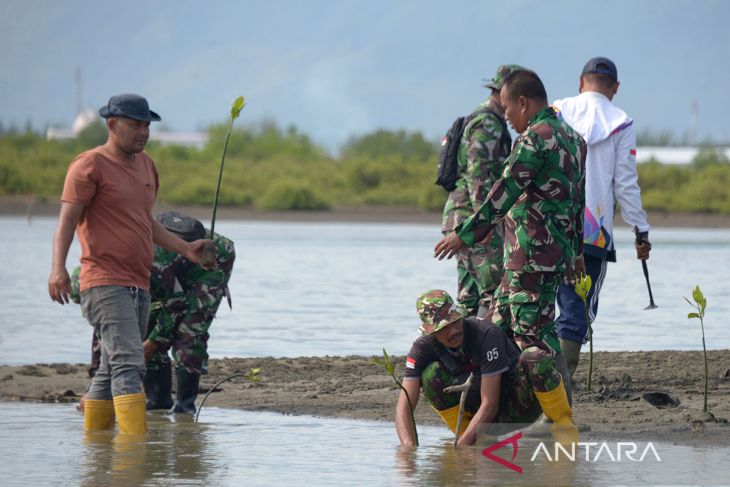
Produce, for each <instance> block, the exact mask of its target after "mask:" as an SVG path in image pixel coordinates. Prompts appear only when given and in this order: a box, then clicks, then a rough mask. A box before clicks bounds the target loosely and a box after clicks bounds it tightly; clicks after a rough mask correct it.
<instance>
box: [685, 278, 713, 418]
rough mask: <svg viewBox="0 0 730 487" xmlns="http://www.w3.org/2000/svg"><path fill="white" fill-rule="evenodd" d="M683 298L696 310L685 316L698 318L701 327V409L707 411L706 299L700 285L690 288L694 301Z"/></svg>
mask: <svg viewBox="0 0 730 487" xmlns="http://www.w3.org/2000/svg"><path fill="white" fill-rule="evenodd" d="M684 300H685V301H687V302H688V303H689V305H690V306H692V307H693V308H694V309H696V310H697V312H696V313H689V314H688V315H687V318H689V319H692V318H697V319H699V320H700V327H701V328H702V352H703V353H704V355H705V405H704V408H703V409H702V411H703V412H707V386H708V380H709V374H708V371H707V347H706V346H705V308H706V307H707V299H705V296H704V295H703V294H702V291H701V290H700V287H699V286H695V288H694V289H693V290H692V301H694V303H693V302H692V301H690V300H689V299H687V298H684Z"/></svg>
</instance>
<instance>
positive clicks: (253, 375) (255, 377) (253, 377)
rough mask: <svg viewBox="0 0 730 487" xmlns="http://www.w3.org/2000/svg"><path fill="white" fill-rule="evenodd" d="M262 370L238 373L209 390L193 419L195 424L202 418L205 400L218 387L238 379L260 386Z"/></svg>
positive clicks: (220, 381)
mask: <svg viewBox="0 0 730 487" xmlns="http://www.w3.org/2000/svg"><path fill="white" fill-rule="evenodd" d="M260 371H261V369H249V371H248V372H238V373H235V374H232V375H229V376H228V377H225V378H223V379H221V380H219V381H218V382H216V383H215V384H214V385H213V387H211V388H210V389H208V392H206V393H205V396H204V397H203V400H202V401H200V406H198V412H196V413H195V418H194V419H193V421H194V422H196V423H197V422H198V416H200V411H201V410H202V409H203V404H205V400H206V399H208V396H210V393H211V392H213V391H214V390H215V389H216V387H218V386H219V385H221V384H223V383H224V382H226V381H229V380H231V379H235V378H236V377H243V378H244V379H246V380H247V381H250V382H253V383H254V384H258V383H259V382H261V377H259V372H260Z"/></svg>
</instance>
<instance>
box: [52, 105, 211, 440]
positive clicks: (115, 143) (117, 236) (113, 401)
mask: <svg viewBox="0 0 730 487" xmlns="http://www.w3.org/2000/svg"><path fill="white" fill-rule="evenodd" d="M99 115H101V117H102V118H105V119H106V126H107V129H108V131H109V137H108V139H107V141H106V143H105V144H104V145H102V146H99V147H96V148H94V149H91V150H89V151H86V152H84V153H82V154H80V155H78V156H77V157H76V158H75V159H74V160H73V161H72V162H71V165H70V166H69V169H68V172H67V174H66V181H65V183H64V187H63V194H62V195H61V210H60V213H59V218H58V226H57V228H56V233H55V235H54V238H53V260H52V265H51V274H50V277H49V278H48V292H49V294H50V296H51V299H53V300H54V301H57V302H58V303H60V304H64V303H68V301H69V294H70V292H71V280H70V277H69V274H68V271H67V270H66V257H67V255H68V249H69V247H70V245H71V241H72V240H73V236H74V231H76V232H77V235H78V238H79V243H80V244H81V276H80V290H81V307H82V311H83V314H84V316H85V317H86V318H87V319H88V320H89V323H90V324H91V325H92V326H93V327H94V328H95V329H96V330H97V331H98V332H99V334H100V336H101V364H100V368H99V371H98V372H97V374H96V375H95V376H94V379H93V380H92V383H91V386H90V388H89V391H88V394H87V399H86V404H85V408H84V428H85V430H87V431H89V430H98V429H111V428H113V427H114V417H115V415H116V417H117V421H118V422H119V431H120V432H121V433H130V434H140V433H144V432H145V431H147V421H146V417H145V414H146V410H145V394H144V390H143V385H142V379H143V377H144V374H145V360H144V353H143V349H142V337H144V336H145V331H146V326H147V318H148V314H149V304H150V295H149V282H150V271H149V269H150V267H151V264H152V256H153V249H152V246H153V243H154V244H157V245H159V246H161V247H164V248H166V249H169V250H172V251H173V252H176V253H178V254H180V255H182V256H184V257H185V258H187V259H189V260H191V261H193V262H196V263H200V264H205V265H206V266H207V265H209V260H208V259H207V258H204V257H203V255H204V253H203V250H204V248H205V247H206V246H208V245H210V244H212V242H210V241H208V240H197V241H195V242H190V243H188V242H186V241H184V240H182V239H181V238H179V237H177V236H175V235H174V234H172V233H170V232H168V231H167V230H166V229H165V228H164V227H163V226H162V225H161V224H160V223H158V222H157V221H156V220H155V219H154V218H152V216H151V212H152V206H153V205H154V202H155V198H156V196H157V189H158V187H159V183H158V177H157V171H156V170H155V165H154V162H152V159H151V158H150V157H149V155H147V153H145V152H144V147H145V145H146V143H147V139H148V138H149V126H150V122H151V121H159V120H160V116H159V115H157V114H156V113H155V112H153V111H151V110H150V109H149V105H148V103H147V100H146V99H145V98H143V97H141V96H139V95H132V94H122V95H117V96H113V97H111V98H110V99H109V103H107V104H106V105H105V106H103V107H101V108H100V109H99Z"/></svg>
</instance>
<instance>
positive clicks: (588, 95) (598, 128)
mask: <svg viewBox="0 0 730 487" xmlns="http://www.w3.org/2000/svg"><path fill="white" fill-rule="evenodd" d="M618 88H619V81H618V72H617V70H616V65H615V64H614V63H613V62H612V61H611V60H610V59H608V58H605V57H596V58H593V59H591V60H589V61H588V62H587V63H586V65H585V67H584V68H583V72H582V74H581V77H580V94H579V95H578V96H574V97H572V98H564V99H562V100H557V101H555V103H554V106H555V108H557V109H558V110H559V111H560V114H561V116H562V118H563V120H565V121H566V122H567V123H568V124H569V125H570V126H572V127H573V128H574V129H575V130H576V131H577V132H578V133H579V134H580V135H581V136H583V138H584V139H585V141H586V143H587V144H588V156H587V158H586V185H585V192H586V194H585V202H586V205H585V224H584V226H583V237H584V238H583V244H584V255H585V264H586V272H587V273H588V274H589V275H590V276H591V280H592V282H593V286H592V287H591V290H590V293H589V295H588V300H589V301H588V304H589V312H588V314H589V319H590V322H591V323H592V322H593V320H594V319H595V317H596V314H597V312H598V294H599V293H600V291H601V285H602V284H603V279H604V277H605V275H606V262H615V261H616V251H615V250H614V245H613V242H614V239H613V218H614V209H615V207H616V203H618V204H620V207H621V217H622V218H623V220H624V221H625V222H626V223H627V224H629V225H630V226H631V227H636V228H638V235H637V243H636V255H637V258H638V259H640V260H646V259H648V258H649V251H650V250H651V244H650V243H649V238H648V236H649V228H650V227H649V223H648V222H647V220H646V213H645V212H644V210H643V208H642V206H641V190H640V189H639V184H638V175H637V173H636V131H635V129H634V124H633V120H632V119H631V118H629V116H628V115H626V113H625V112H624V111H623V110H621V109H620V108H618V107H616V106H614V105H613V103H611V101H612V100H613V97H614V96H615V95H616V92H617V91H618ZM557 300H558V309H559V310H560V315H559V316H558V318H557V320H556V324H557V331H558V337H559V338H560V346H561V348H562V350H563V353H565V358H566V361H567V363H568V370H569V372H570V375H571V377H572V376H573V374H574V373H575V369H576V368H577V367H578V358H579V354H580V348H581V345H582V344H583V343H584V342H585V341H586V339H587V338H588V323H587V322H586V317H585V310H584V307H583V301H582V300H581V299H580V297H578V295H577V294H576V293H575V288H574V287H573V286H570V285H565V284H561V285H560V287H559V289H558V297H557Z"/></svg>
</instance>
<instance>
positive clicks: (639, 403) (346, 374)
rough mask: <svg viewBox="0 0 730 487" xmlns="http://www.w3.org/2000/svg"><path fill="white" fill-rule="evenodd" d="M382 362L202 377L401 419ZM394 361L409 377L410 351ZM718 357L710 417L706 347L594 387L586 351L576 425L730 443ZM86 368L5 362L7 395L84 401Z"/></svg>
mask: <svg viewBox="0 0 730 487" xmlns="http://www.w3.org/2000/svg"><path fill="white" fill-rule="evenodd" d="M373 358H376V357H363V356H347V357H331V356H326V357H297V358H272V357H263V358H223V359H214V360H211V361H210V367H209V369H210V373H209V374H208V375H207V376H205V377H203V378H202V380H201V382H200V389H201V392H200V395H199V397H198V404H200V400H201V399H202V397H203V395H204V393H205V392H207V391H208V390H209V389H210V388H211V387H212V386H213V385H214V384H215V383H216V382H218V381H219V380H221V379H224V378H226V377H227V376H230V375H233V374H237V373H245V372H247V371H249V370H250V369H252V368H259V369H260V373H259V375H260V378H261V380H262V381H261V382H260V383H251V382H249V381H247V380H245V379H242V378H235V379H232V380H230V381H227V382H224V383H223V384H221V385H220V386H218V387H217V388H216V389H215V390H214V391H213V392H212V393H211V394H210V395H209V397H208V399H207V401H206V403H205V407H208V406H216V407H221V408H231V409H240V410H246V411H273V412H278V413H283V414H291V415H313V416H321V417H341V418H351V419H367V420H380V421H392V420H393V414H394V411H395V404H396V401H397V398H398V393H399V390H398V388H397V386H396V384H395V383H394V381H393V379H392V377H390V376H388V375H386V373H385V371H384V370H383V368H382V367H380V366H378V365H375V364H374V363H373V362H372V359H373ZM392 358H393V360H394V362H395V364H396V371H397V372H396V377H399V376H400V373H401V372H398V371H402V370H403V367H404V361H405V357H402V356H401V357H392ZM708 359H709V400H708V409H709V413H703V412H702V408H703V399H704V362H703V359H702V352H701V351H652V352H599V353H596V354H595V355H594V365H593V371H594V372H593V380H592V388H591V390H590V391H589V390H588V389H587V387H586V383H587V375H586V374H587V370H588V355H587V354H585V353H584V354H582V356H581V365H580V366H579V369H578V373H577V374H576V381H577V383H578V385H579V388H578V389H577V390H576V391H575V393H574V419H575V422H576V424H577V425H578V427H579V428H580V429H581V431H584V432H591V433H590V434H591V436H595V435H607V436H613V437H620V436H622V435H632V436H633V435H636V434H640V433H641V432H647V433H650V434H660V435H661V436H662V437H664V438H669V439H677V440H681V441H702V442H713V443H718V444H722V445H728V444H730V440H728V438H730V436H728V434H729V433H730V425H729V424H728V420H730V350H711V351H709V352H708ZM86 368H87V365H86V364H34V365H22V366H0V400H3V401H33V402H50V403H57V402H66V403H72V402H76V401H78V398H79V397H80V396H81V394H83V393H84V391H85V390H86V386H87V384H88V382H89V379H88V375H87V372H86ZM650 401H651V402H653V403H654V405H653V404H652V403H651V402H650ZM416 420H417V422H418V423H419V424H440V420H439V419H438V417H437V416H436V415H435V414H434V413H433V412H432V411H431V410H430V407H429V406H428V404H427V403H426V402H425V401H423V400H422V401H420V402H419V404H418V407H417V408H416Z"/></svg>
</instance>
